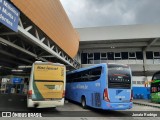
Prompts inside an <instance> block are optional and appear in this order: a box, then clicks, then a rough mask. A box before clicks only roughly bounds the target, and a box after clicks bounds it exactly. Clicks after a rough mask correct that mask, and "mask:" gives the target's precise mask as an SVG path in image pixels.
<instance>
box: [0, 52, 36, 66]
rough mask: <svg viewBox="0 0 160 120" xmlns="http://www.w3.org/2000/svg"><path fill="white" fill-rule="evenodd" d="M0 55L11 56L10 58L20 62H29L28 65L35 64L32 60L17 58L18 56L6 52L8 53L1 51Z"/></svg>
mask: <svg viewBox="0 0 160 120" xmlns="http://www.w3.org/2000/svg"><path fill="white" fill-rule="evenodd" d="M0 53H1V54H4V55H7V56H9V57H12V58H15V59H18V60H21V61H24V62H27V63H33V62H32V61H30V60H27V59H24V58H19V57H17V56H16V55H14V54H11V53H9V52H6V51H4V50H0Z"/></svg>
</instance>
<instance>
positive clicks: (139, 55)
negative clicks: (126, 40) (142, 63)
mask: <svg viewBox="0 0 160 120" xmlns="http://www.w3.org/2000/svg"><path fill="white" fill-rule="evenodd" d="M136 58H137V60H143V53H142V52H136Z"/></svg>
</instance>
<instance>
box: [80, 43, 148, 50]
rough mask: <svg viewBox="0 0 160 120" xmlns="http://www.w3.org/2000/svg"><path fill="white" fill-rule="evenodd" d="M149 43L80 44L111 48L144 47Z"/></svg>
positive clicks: (83, 46) (87, 46) (85, 46)
mask: <svg viewBox="0 0 160 120" xmlns="http://www.w3.org/2000/svg"><path fill="white" fill-rule="evenodd" d="M146 45H148V44H147V42H134V43H106V44H101V43H97V44H83V45H80V48H81V49H85V48H111V47H125V46H127V47H143V46H146Z"/></svg>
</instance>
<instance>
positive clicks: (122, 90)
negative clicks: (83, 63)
mask: <svg viewBox="0 0 160 120" xmlns="http://www.w3.org/2000/svg"><path fill="white" fill-rule="evenodd" d="M107 68H108V75H107V77H106V78H107V79H108V80H107V86H108V88H106V89H105V90H104V101H105V102H104V103H105V104H106V102H107V108H109V109H113V110H125V109H131V108H132V98H133V96H132V90H131V88H132V87H131V86H132V84H131V83H132V81H131V79H132V75H131V70H130V68H129V66H127V65H118V64H108V67H107ZM106 71H107V70H106Z"/></svg>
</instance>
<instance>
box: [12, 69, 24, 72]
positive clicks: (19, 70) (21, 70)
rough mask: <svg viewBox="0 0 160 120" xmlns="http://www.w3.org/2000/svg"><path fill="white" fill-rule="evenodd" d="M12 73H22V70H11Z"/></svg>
mask: <svg viewBox="0 0 160 120" xmlns="http://www.w3.org/2000/svg"><path fill="white" fill-rule="evenodd" d="M12 72H23V70H16V69H13V70H12Z"/></svg>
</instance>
